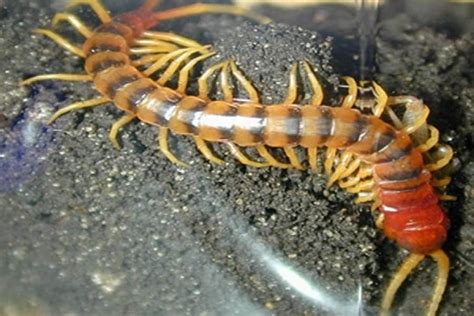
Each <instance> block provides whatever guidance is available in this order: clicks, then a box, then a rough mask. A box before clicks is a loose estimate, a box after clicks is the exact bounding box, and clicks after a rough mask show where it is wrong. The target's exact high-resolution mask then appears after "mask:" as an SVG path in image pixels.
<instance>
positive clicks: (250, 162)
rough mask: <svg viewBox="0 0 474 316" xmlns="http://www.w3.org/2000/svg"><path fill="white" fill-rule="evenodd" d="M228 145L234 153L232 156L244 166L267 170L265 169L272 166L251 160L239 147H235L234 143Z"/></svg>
mask: <svg viewBox="0 0 474 316" xmlns="http://www.w3.org/2000/svg"><path fill="white" fill-rule="evenodd" d="M226 144H227V146H228V147H229V150H230V152H231V153H232V155H233V156H234V157H235V158H236V159H237V160H239V161H240V162H241V163H242V164H244V165H248V166H251V167H254V168H265V167H268V166H270V164H268V163H264V162H257V161H253V160H250V159H249V158H247V157H246V156H245V155H244V154H243V153H242V151H241V150H240V149H239V147H238V146H237V145H235V144H233V143H226Z"/></svg>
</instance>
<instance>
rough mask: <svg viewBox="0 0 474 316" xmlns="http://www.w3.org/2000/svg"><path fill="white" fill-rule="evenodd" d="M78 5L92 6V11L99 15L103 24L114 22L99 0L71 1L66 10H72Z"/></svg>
mask: <svg viewBox="0 0 474 316" xmlns="http://www.w3.org/2000/svg"><path fill="white" fill-rule="evenodd" d="M78 5H88V6H90V7H91V8H92V10H93V11H94V12H95V13H96V14H97V16H98V17H99V19H100V20H101V21H102V23H107V22H110V21H111V20H112V19H111V18H110V15H109V13H108V12H107V10H106V9H105V7H104V6H103V5H102V3H100V1H99V0H71V1H70V2H69V3H68V5H67V6H66V8H71V7H74V6H78Z"/></svg>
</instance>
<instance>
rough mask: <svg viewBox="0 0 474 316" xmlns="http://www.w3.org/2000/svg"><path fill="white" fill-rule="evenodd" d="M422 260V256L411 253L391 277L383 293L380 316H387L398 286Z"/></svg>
mask: <svg viewBox="0 0 474 316" xmlns="http://www.w3.org/2000/svg"><path fill="white" fill-rule="evenodd" d="M424 258H425V256H424V255H420V254H415V253H412V254H410V255H409V256H408V257H407V258H406V259H405V261H404V262H403V263H402V265H401V266H400V268H399V269H398V271H397V272H396V273H395V275H394V276H393V278H392V280H391V281H390V284H389V286H388V288H387V290H386V291H385V294H384V297H383V300H382V307H381V311H380V314H381V315H383V316H388V315H389V313H388V312H389V310H390V307H391V306H392V303H393V299H394V298H395V294H396V293H397V291H398V289H399V288H400V285H402V283H403V281H405V279H406V278H407V277H408V275H409V274H410V272H411V271H413V269H415V268H416V266H417V265H418V264H419V263H420V262H421V261H422V260H423V259H424Z"/></svg>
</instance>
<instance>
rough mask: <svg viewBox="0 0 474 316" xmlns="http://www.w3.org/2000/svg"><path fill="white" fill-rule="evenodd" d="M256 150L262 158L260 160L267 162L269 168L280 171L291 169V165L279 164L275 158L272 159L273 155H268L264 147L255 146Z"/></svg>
mask: <svg viewBox="0 0 474 316" xmlns="http://www.w3.org/2000/svg"><path fill="white" fill-rule="evenodd" d="M256 149H257V151H258V154H259V155H260V156H262V158H263V159H265V161H266V162H268V164H269V165H270V166H273V167H277V168H281V169H287V168H290V167H291V164H288V163H283V162H280V161H278V160H277V159H276V158H275V157H273V155H272V154H270V152H269V151H268V149H267V147H265V145H257V147H256Z"/></svg>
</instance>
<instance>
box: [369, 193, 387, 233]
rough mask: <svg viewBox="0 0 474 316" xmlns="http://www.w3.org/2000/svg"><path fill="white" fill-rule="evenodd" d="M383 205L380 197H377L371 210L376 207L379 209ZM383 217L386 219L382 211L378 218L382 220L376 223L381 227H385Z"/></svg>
mask: <svg viewBox="0 0 474 316" xmlns="http://www.w3.org/2000/svg"><path fill="white" fill-rule="evenodd" d="M381 205H382V201H380V200H379V199H378V198H375V199H374V202H373V203H372V205H371V206H370V210H371V211H372V212H373V211H375V210H376V209H378V208H379V207H380V206H381ZM383 219H384V216H383V213H382V214H380V215H379V218H377V221H380V223H377V222H376V223H375V225H378V226H377V227H378V228H380V229H382V228H383Z"/></svg>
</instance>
